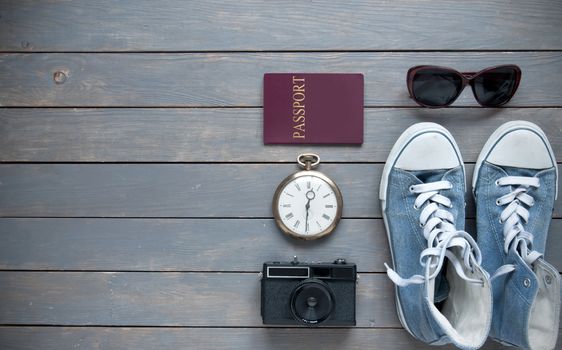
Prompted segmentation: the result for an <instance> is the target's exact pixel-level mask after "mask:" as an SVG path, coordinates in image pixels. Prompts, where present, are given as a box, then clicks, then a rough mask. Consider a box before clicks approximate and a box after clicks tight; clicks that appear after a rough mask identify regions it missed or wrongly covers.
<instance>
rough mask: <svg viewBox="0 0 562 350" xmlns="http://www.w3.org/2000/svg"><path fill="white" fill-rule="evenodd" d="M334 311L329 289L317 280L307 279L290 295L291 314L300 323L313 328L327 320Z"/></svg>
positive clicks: (332, 297) (332, 298)
mask: <svg viewBox="0 0 562 350" xmlns="http://www.w3.org/2000/svg"><path fill="white" fill-rule="evenodd" d="M333 310H334V296H333V294H332V291H331V290H330V287H329V286H328V285H327V284H326V283H324V282H322V281H320V280H317V279H307V280H305V281H303V282H301V283H300V284H298V285H297V286H296V287H295V289H294V290H293V292H292V293H291V313H292V315H293V317H294V318H295V320H297V321H299V322H300V323H303V324H306V325H309V326H315V325H318V324H320V323H322V322H324V321H326V320H327V319H328V317H330V314H331V313H332V311H333Z"/></svg>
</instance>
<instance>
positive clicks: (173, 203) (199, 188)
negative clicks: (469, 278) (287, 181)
mask: <svg viewBox="0 0 562 350" xmlns="http://www.w3.org/2000/svg"><path fill="white" fill-rule="evenodd" d="M382 168H383V164H324V165H321V167H320V168H319V170H320V171H322V172H324V173H325V174H326V175H328V176H329V177H331V178H332V179H333V180H334V181H335V182H336V183H337V184H338V186H339V187H340V189H341V191H342V193H343V198H344V208H343V217H350V218H380V217H381V210H380V203H379V199H378V190H379V183H380V176H381V174H382ZM473 169H474V166H473V165H471V164H469V165H468V166H467V167H466V173H467V174H466V175H467V181H468V182H467V183H468V184H470V183H471V179H472V172H473ZM297 170H299V169H298V168H297V166H296V164H0V216H2V217H176V218H198V217H206V218H213V217H220V218H227V217H228V218H234V217H258V218H259V217H263V218H269V217H272V214H271V200H272V198H273V193H274V192H275V189H276V188H277V186H278V185H279V183H280V182H281V181H282V180H283V179H284V178H285V177H286V176H288V175H290V174H292V173H294V172H295V171H297ZM559 181H560V179H559ZM466 201H467V217H469V218H472V217H474V212H475V210H474V201H473V198H472V196H471V195H467V197H466ZM553 215H554V217H556V218H558V217H561V215H562V201H557V202H556V204H555V207H554V214H553Z"/></svg>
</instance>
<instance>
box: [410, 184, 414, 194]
mask: <svg viewBox="0 0 562 350" xmlns="http://www.w3.org/2000/svg"><path fill="white" fill-rule="evenodd" d="M410 193H414V185H412V186H410Z"/></svg>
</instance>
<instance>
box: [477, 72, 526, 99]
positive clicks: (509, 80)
mask: <svg viewBox="0 0 562 350" xmlns="http://www.w3.org/2000/svg"><path fill="white" fill-rule="evenodd" d="M517 75H518V72H517V70H516V69H515V68H513V67H499V68H496V69H494V70H490V71H487V72H484V73H482V74H480V75H479V76H477V77H476V78H474V81H473V84H474V96H476V98H477V99H478V101H479V102H480V103H481V104H483V105H485V106H500V105H502V104H504V103H506V102H507V101H509V99H510V98H511V97H512V96H513V95H514V94H515V90H516V89H517V86H516V85H517Z"/></svg>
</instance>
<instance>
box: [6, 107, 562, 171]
mask: <svg viewBox="0 0 562 350" xmlns="http://www.w3.org/2000/svg"><path fill="white" fill-rule="evenodd" d="M561 117H562V109H560V108H501V109H483V108H444V109H437V110H420V109H416V108H369V109H366V110H365V143H364V144H363V145H362V146H361V147H356V146H339V147H334V146H322V145H313V146H300V145H289V146H287V145H275V146H265V147H264V145H263V138H262V110H261V109H255V108H250V109H248V108H240V109H239V108H235V109H233V108H218V109H215V108H211V109H209V108H203V109H177V108H173V109H161V108H157V109H156V108H150V109H136V108H132V109H129V108H125V109H123V108H108V109H66V108H62V109H58V108H31V109H28V108H23V109H22V108H3V109H0V160H1V161H4V162H27V161H33V162H90V161H93V162H107V161H110V162H242V161H244V162H281V161H282V162H292V161H294V160H295V157H296V155H297V154H299V153H303V152H316V153H319V154H320V155H321V157H322V160H323V161H338V162H350V161H353V162H384V161H386V157H387V156H388V153H389V152H390V149H391V148H392V145H393V144H394V142H395V141H396V139H397V138H398V136H399V135H400V134H401V133H402V132H403V131H404V130H405V129H406V128H407V127H408V126H410V125H412V124H414V123H417V122H421V121H435V122H438V123H440V124H443V125H444V126H445V127H447V128H448V129H449V130H450V131H451V133H452V134H453V135H454V136H455V138H456V140H457V142H458V143H459V147H460V149H461V151H462V155H463V158H464V160H465V161H467V162H474V161H476V159H477V157H478V154H479V153H480V150H481V148H482V146H483V145H484V143H485V142H486V140H487V139H488V137H489V135H491V134H492V132H493V131H494V130H495V129H496V128H497V127H498V126H499V125H501V124H503V123H504V122H506V121H510V120H518V119H522V120H529V121H532V122H535V123H537V124H538V125H539V126H541V127H542V128H543V129H544V131H545V132H546V134H547V136H548V138H549V140H550V142H551V144H552V147H553V149H554V151H555V153H556V154H557V155H559V156H561V157H562V119H561ZM476 126H477V127H476Z"/></svg>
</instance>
